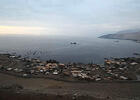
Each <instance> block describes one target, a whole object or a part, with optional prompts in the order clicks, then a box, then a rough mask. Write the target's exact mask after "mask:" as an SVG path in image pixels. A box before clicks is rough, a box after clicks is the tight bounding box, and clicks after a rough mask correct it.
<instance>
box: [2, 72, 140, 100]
mask: <svg viewBox="0 0 140 100" xmlns="http://www.w3.org/2000/svg"><path fill="white" fill-rule="evenodd" d="M3 84H20V85H22V86H23V87H24V89H23V91H32V92H35V93H43V94H55V95H67V94H75V93H76V94H78V95H85V96H86V95H88V96H92V97H98V98H107V97H109V98H110V99H111V100H140V82H130V83H129V82H127V83H126V82H123V83H115V82H113V83H68V82H61V81H55V80H49V79H40V78H38V79H25V78H19V77H15V76H9V75H5V74H1V73H0V85H3ZM138 98H139V99H138Z"/></svg>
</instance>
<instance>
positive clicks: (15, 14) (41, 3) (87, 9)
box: [0, 0, 140, 35]
mask: <svg viewBox="0 0 140 100" xmlns="http://www.w3.org/2000/svg"><path fill="white" fill-rule="evenodd" d="M139 27H140V0H0V34H41V35H43V34H53V35H55V34H57V35H67V34H71V35H86V34H90V35H95V34H101V33H110V32H116V31H120V30H127V29H138V28H139Z"/></svg>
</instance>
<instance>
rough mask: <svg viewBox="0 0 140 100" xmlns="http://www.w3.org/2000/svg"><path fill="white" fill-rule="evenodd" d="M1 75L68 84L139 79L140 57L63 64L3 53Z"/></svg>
mask: <svg viewBox="0 0 140 100" xmlns="http://www.w3.org/2000/svg"><path fill="white" fill-rule="evenodd" d="M0 72H1V73H5V74H9V75H14V76H19V77H23V78H49V79H55V80H60V81H68V82H90V81H91V82H92V81H93V82H94V81H101V82H102V81H121V80H131V81H132V80H133V81H134V80H135V81H138V80H139V76H140V58H135V57H131V58H130V57H129V58H112V59H105V61H104V64H102V65H99V64H92V63H90V64H82V63H68V64H63V63H59V62H58V61H55V60H48V61H40V60H39V59H33V58H32V59H29V58H28V59H27V58H23V57H17V56H14V55H10V54H0Z"/></svg>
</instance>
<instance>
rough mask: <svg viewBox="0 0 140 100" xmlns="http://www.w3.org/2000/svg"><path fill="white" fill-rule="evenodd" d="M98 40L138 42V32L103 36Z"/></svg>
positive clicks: (139, 36)
mask: <svg viewBox="0 0 140 100" xmlns="http://www.w3.org/2000/svg"><path fill="white" fill-rule="evenodd" d="M99 38H108V39H123V40H134V41H140V31H120V32H117V33H115V34H107V35H103V36H100V37H99Z"/></svg>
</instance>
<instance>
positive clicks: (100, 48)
mask: <svg viewBox="0 0 140 100" xmlns="http://www.w3.org/2000/svg"><path fill="white" fill-rule="evenodd" d="M116 41H118V42H116ZM71 42H76V43H77V44H76V45H74V44H71ZM0 53H12V54H16V55H22V56H23V57H30V58H39V59H41V60H49V59H55V60H57V61H60V62H62V63H68V62H78V63H91V62H92V63H99V64H101V63H103V62H104V58H110V57H133V56H134V55H133V53H140V43H136V42H134V41H130V40H116V39H101V38H98V37H96V36H93V37H88V36H86V37H72V36H71V37H70V36H69V37H68V36H25V35H23V36H21V35H9V36H0Z"/></svg>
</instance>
